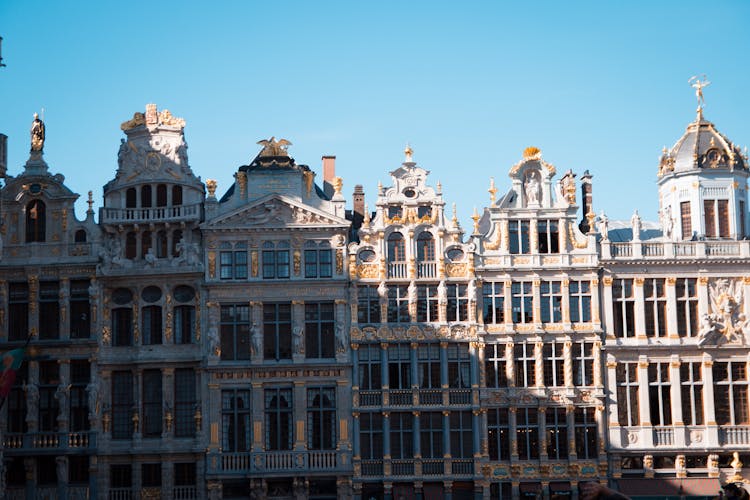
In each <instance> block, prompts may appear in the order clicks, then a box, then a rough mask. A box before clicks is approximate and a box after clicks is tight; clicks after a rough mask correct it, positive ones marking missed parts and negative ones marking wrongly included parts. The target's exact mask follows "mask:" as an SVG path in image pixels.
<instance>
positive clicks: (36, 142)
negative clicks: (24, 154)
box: [31, 113, 44, 151]
mask: <svg viewBox="0 0 750 500" xmlns="http://www.w3.org/2000/svg"><path fill="white" fill-rule="evenodd" d="M43 150H44V122H43V121H42V120H40V119H39V115H38V114H37V113H34V121H33V123H32V124H31V151H43Z"/></svg>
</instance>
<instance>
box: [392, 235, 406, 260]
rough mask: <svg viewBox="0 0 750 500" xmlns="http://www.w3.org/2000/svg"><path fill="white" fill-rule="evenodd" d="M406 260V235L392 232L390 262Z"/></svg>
mask: <svg viewBox="0 0 750 500" xmlns="http://www.w3.org/2000/svg"><path fill="white" fill-rule="evenodd" d="M404 261H406V249H405V246H404V235H402V234H401V233H391V235H390V236H388V262H404Z"/></svg>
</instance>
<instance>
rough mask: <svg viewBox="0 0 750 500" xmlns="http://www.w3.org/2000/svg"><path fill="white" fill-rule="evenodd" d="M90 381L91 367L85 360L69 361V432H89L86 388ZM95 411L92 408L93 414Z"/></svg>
mask: <svg viewBox="0 0 750 500" xmlns="http://www.w3.org/2000/svg"><path fill="white" fill-rule="evenodd" d="M90 380H91V365H90V364H89V362H88V361H87V360H80V359H74V360H71V361H70V393H69V394H70V430H71V431H73V432H77V431H87V430H89V405H88V393H87V392H86V387H87V386H88V384H89V381H90ZM95 410H96V409H95V408H92V409H91V411H92V412H94V411H95Z"/></svg>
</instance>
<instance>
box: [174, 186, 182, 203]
mask: <svg viewBox="0 0 750 500" xmlns="http://www.w3.org/2000/svg"><path fill="white" fill-rule="evenodd" d="M177 205H182V186H172V206H177Z"/></svg>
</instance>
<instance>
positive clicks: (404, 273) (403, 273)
mask: <svg viewBox="0 0 750 500" xmlns="http://www.w3.org/2000/svg"><path fill="white" fill-rule="evenodd" d="M388 277H389V278H408V277H409V272H408V270H407V266H406V262H389V263H388Z"/></svg>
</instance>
